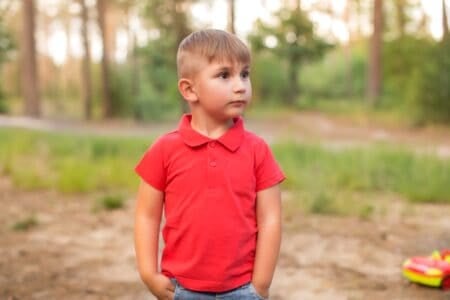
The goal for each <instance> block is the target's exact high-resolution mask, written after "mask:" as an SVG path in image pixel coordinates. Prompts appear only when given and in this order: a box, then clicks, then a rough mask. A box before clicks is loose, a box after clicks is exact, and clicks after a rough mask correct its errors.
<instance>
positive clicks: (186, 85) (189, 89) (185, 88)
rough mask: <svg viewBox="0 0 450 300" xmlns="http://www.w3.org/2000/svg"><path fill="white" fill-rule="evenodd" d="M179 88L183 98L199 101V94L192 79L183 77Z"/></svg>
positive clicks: (179, 82) (189, 100)
mask: <svg viewBox="0 0 450 300" xmlns="http://www.w3.org/2000/svg"><path fill="white" fill-rule="evenodd" d="M178 90H179V91H180V93H181V95H182V96H183V98H184V99H185V100H186V101H188V102H195V101H197V94H196V93H195V90H194V85H193V82H192V80H190V79H188V78H181V79H180V80H179V81H178Z"/></svg>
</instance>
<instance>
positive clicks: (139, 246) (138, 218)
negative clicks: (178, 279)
mask: <svg viewBox="0 0 450 300" xmlns="http://www.w3.org/2000/svg"><path fill="white" fill-rule="evenodd" d="M162 209H163V194H162V193H161V192H159V191H157V190H155V189H154V188H152V187H151V186H149V185H147V184H145V183H141V185H140V187H139V192H138V197H137V205H136V214H135V227H134V242H135V251H136V260H137V266H138V270H139V274H140V275H141V278H142V280H143V281H144V282H145V283H146V284H147V285H148V281H149V278H150V277H152V276H153V275H155V274H156V273H157V272H158V248H159V228H160V223H161V216H162Z"/></svg>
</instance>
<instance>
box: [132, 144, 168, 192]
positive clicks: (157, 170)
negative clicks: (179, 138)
mask: <svg viewBox="0 0 450 300" xmlns="http://www.w3.org/2000/svg"><path fill="white" fill-rule="evenodd" d="M163 150H164V149H163V140H162V139H158V140H157V141H156V142H155V143H154V144H153V145H152V146H151V147H150V148H149V149H148V150H147V151H146V152H145V154H144V155H143V157H142V158H141V160H140V161H139V163H138V164H137V165H136V167H135V171H136V173H137V174H138V175H139V176H140V177H141V178H142V180H144V181H145V182H147V183H148V184H150V185H151V186H152V187H154V188H155V189H157V190H160V191H164V190H165V188H166V168H165V164H164V151H163Z"/></svg>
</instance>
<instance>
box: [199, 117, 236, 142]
mask: <svg viewBox="0 0 450 300" xmlns="http://www.w3.org/2000/svg"><path fill="white" fill-rule="evenodd" d="M233 124H234V122H233V119H229V120H225V121H223V122H222V121H217V120H214V119H212V118H204V117H200V118H199V117H198V116H197V117H196V116H195V114H192V119H191V127H192V129H193V130H195V131H197V132H198V133H200V134H202V135H204V136H207V137H209V138H211V139H218V138H220V137H221V136H222V135H224V134H225V133H226V132H227V131H228V129H230V128H231V127H233Z"/></svg>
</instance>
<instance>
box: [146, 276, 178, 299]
mask: <svg viewBox="0 0 450 300" xmlns="http://www.w3.org/2000/svg"><path fill="white" fill-rule="evenodd" d="M146 284H147V287H148V289H149V290H150V292H151V293H152V294H153V295H155V296H156V298H157V299H158V300H173V298H174V294H175V286H174V285H173V283H172V282H171V281H170V279H169V278H167V276H165V275H163V274H161V273H157V274H155V275H153V276H151V277H150V278H148V280H146Z"/></svg>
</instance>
